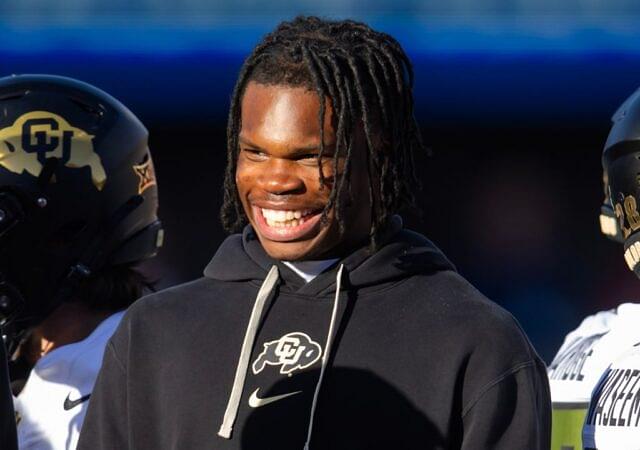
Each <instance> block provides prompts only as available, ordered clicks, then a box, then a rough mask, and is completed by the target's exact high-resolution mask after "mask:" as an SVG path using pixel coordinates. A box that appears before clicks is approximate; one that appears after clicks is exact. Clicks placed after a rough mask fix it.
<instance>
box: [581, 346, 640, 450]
mask: <svg viewBox="0 0 640 450" xmlns="http://www.w3.org/2000/svg"><path fill="white" fill-rule="evenodd" d="M582 441H583V443H584V448H585V449H588V450H592V449H597V450H614V449H615V450H618V449H624V450H640V342H639V343H637V344H636V345H635V346H633V347H631V349H629V350H628V351H627V352H625V353H624V354H623V355H622V356H621V357H620V358H618V359H617V360H616V361H614V362H613V363H612V364H611V366H609V368H608V369H607V370H606V371H605V373H604V374H603V376H602V378H601V379H600V381H599V382H598V384H597V386H596V388H595V390H594V391H593V395H592V397H591V404H590V405H589V412H588V413H587V418H586V420H585V423H584V428H583V431H582Z"/></svg>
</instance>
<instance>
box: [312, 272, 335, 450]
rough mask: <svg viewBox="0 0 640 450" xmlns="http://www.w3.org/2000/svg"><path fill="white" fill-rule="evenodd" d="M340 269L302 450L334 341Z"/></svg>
mask: <svg viewBox="0 0 640 450" xmlns="http://www.w3.org/2000/svg"><path fill="white" fill-rule="evenodd" d="M342 269H344V265H343V264H340V268H339V269H338V274H337V275H336V296H335V298H334V300H333V311H332V312H331V322H330V323H329V332H328V333H327V342H326V343H325V345H324V353H323V354H322V365H321V366H320V376H319V377H318V382H317V383H316V390H315V392H314V393H313V401H312V402H311V414H310V415H309V427H308V428H307V442H305V444H304V450H309V445H310V443H311V434H312V432H313V419H314V416H315V413H316V405H317V404H318V396H319V395H320V388H321V387H322V380H323V379H324V371H325V369H326V368H327V364H328V361H329V355H330V354H331V345H332V344H333V339H334V337H335V336H334V328H335V324H336V317H337V316H338V303H339V300H340V285H341V284H342Z"/></svg>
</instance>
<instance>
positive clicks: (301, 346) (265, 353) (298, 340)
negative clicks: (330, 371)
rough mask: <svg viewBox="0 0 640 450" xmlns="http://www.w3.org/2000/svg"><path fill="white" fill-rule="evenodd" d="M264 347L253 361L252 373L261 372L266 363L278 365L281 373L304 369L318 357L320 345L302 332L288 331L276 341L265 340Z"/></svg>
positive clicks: (320, 349)
mask: <svg viewBox="0 0 640 450" xmlns="http://www.w3.org/2000/svg"><path fill="white" fill-rule="evenodd" d="M262 345H263V346H264V349H263V350H262V353H260V355H259V356H258V358H257V359H256V360H255V361H254V363H253V365H252V368H253V373H254V374H256V375H257V374H259V373H260V372H262V371H263V370H264V368H265V366H266V365H267V364H269V365H270V366H282V367H280V373H281V374H285V375H286V374H290V373H291V372H293V371H294V370H298V369H305V368H307V367H309V366H311V365H312V364H314V363H315V362H316V361H318V360H319V359H320V356H321V355H322V347H320V344H318V343H317V342H314V341H312V340H311V338H310V337H309V336H307V335H306V334H304V333H289V334H285V335H284V336H282V337H281V338H280V339H278V340H277V341H271V342H265V343H264V344H262Z"/></svg>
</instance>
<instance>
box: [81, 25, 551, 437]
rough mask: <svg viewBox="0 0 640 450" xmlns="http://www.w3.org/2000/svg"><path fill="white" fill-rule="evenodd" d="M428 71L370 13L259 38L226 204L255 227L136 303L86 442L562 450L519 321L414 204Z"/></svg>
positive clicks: (231, 218) (111, 351)
mask: <svg viewBox="0 0 640 450" xmlns="http://www.w3.org/2000/svg"><path fill="white" fill-rule="evenodd" d="M412 83H413V75H412V71H411V64H410V62H409V60H408V59H407V57H406V55H405V54H404V52H403V50H402V48H401V47H400V45H399V44H398V43H397V42H396V41H395V40H394V39H393V38H392V37H390V36H388V35H386V34H383V33H379V32H376V31H373V30H372V29H370V28H369V27H368V26H366V25H364V24H361V23H356V22H352V21H341V22H331V21H324V20H320V19H318V18H314V17H301V18H297V19H295V20H294V21H292V22H284V23H282V24H280V25H279V26H278V28H277V29H276V30H275V31H274V32H272V33H271V34H269V35H267V36H266V37H265V38H264V40H263V41H262V42H261V43H260V44H259V45H258V46H257V47H256V48H255V49H254V51H253V53H252V54H251V55H250V56H249V57H248V58H247V60H246V61H245V64H244V66H243V68H242V71H241V73H240V76H239V79H238V82H237V84H236V88H235V90H234V95H233V98H232V103H231V110H230V115H229V125H228V166H227V172H226V179H225V198H224V205H223V208H222V214H221V217H222V221H223V223H224V225H225V226H226V227H227V229H229V230H230V231H240V230H242V233H241V234H233V235H231V236H230V237H229V238H228V239H227V240H225V241H224V243H223V244H222V245H221V247H220V249H219V250H218V252H217V253H216V255H215V256H214V258H213V260H212V261H211V263H210V264H209V265H208V266H207V268H206V269H205V277H204V278H202V279H199V280H196V281H194V282H191V283H189V284H186V285H183V286H178V287H176V288H172V289H169V290H166V291H164V292H160V293H157V294H154V295H153V296H151V297H148V298H147V299H146V300H142V302H139V303H138V304H137V305H134V306H133V308H132V309H130V311H129V313H128V314H127V316H126V317H125V319H124V322H123V323H122V325H121V326H120V328H119V330H118V331H117V332H116V334H115V336H114V337H113V339H112V340H111V343H110V344H109V346H108V348H107V351H106V353H105V359H104V363H103V368H102V372H101V374H100V376H99V380H98V383H97V387H96V389H95V390H94V394H93V397H92V403H91V406H90V410H89V413H88V416H87V419H86V421H85V425H84V428H83V432H82V435H81V438H80V445H79V448H80V449H82V450H106V449H113V448H117V449H154V450H156V449H170V448H171V449H174V448H180V449H204V448H207V449H253V448H269V449H275V448H277V449H298V450H300V449H303V448H304V449H350V450H353V449H390V448H393V449H415V448H425V449H465V450H470V449H510V450H511V449H528V450H531V449H533V450H537V449H539V450H543V449H547V448H548V446H549V410H550V405H549V394H548V385H547V379H546V373H545V369H544V366H543V364H542V363H541V361H540V359H539V358H538V357H537V355H536V354H535V352H534V350H533V349H532V348H531V346H530V344H529V342H528V341H527V339H526V337H525V336H524V334H523V333H522V331H521V329H520V328H519V326H518V325H517V323H516V322H515V320H514V319H513V318H512V317H511V316H510V315H509V314H508V313H506V312H505V311H503V310H502V309H500V308H499V307H498V306H496V305H495V304H493V303H492V302H490V301H489V300H487V299H485V298H484V297H483V296H482V295H481V294H480V293H478V292H477V291H476V290H475V289H474V288H473V287H472V286H471V285H469V283H467V282H466V281H465V280H464V279H463V278H462V277H460V276H459V275H458V274H457V273H456V272H455V270H454V268H453V266H452V265H451V263H449V261H448V260H447V259H446V258H445V257H444V255H443V254H442V253H441V252H440V251H439V250H438V249H437V248H436V247H435V246H434V245H433V244H432V243H431V242H429V241H428V240H427V239H426V238H424V237H423V236H421V235H419V234H417V233H414V232H411V231H408V230H404V229H403V228H402V222H401V220H400V218H399V217H398V216H397V215H396V213H397V212H398V211H399V210H401V209H402V208H405V207H409V206H411V205H412V203H413V192H414V190H415V186H416V177H415V175H414V167H413V156H414V155H415V154H416V153H417V152H420V151H422V144H421V140H420V135H419V131H418V127H417V124H416V122H415V120H414V118H413V97H412Z"/></svg>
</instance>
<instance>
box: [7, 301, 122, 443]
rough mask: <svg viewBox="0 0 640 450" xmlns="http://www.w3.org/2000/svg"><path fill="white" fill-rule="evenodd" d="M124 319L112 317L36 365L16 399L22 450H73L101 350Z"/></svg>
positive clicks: (41, 359)
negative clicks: (78, 340) (79, 339)
mask: <svg viewBox="0 0 640 450" xmlns="http://www.w3.org/2000/svg"><path fill="white" fill-rule="evenodd" d="M123 314H124V312H123V311H121V312H118V313H116V314H113V315H112V316H110V317H108V318H107V319H105V320H104V321H102V323H100V325H98V327H97V328H96V329H95V330H93V332H92V333H91V334H90V335H89V336H88V337H87V338H86V339H84V340H82V341H80V342H74V343H73V344H68V345H64V346H62V347H59V348H56V349H54V350H52V351H51V352H50V353H47V354H46V355H44V356H43V357H42V358H40V360H38V362H37V363H36V365H35V366H34V367H33V369H32V370H31V373H30V374H29V378H28V380H27V382H26V384H25V386H24V389H23V390H22V392H20V394H19V395H18V397H17V398H15V399H14V406H15V410H16V420H17V425H18V447H19V448H20V450H27V449H28V450H73V449H75V448H76V445H77V443H78V436H79V435H80V427H81V426H82V422H83V420H84V416H85V414H86V412H87V405H88V404H89V396H90V395H91V391H92V390H93V385H94V384H95V381H96V377H97V375H98V371H99V370H100V366H101V365H102V356H103V354H104V349H105V347H106V344H107V341H108V340H109V338H110V337H111V336H112V335H113V333H114V331H115V330H116V328H117V326H118V324H119V323H120V319H122V316H123Z"/></svg>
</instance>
